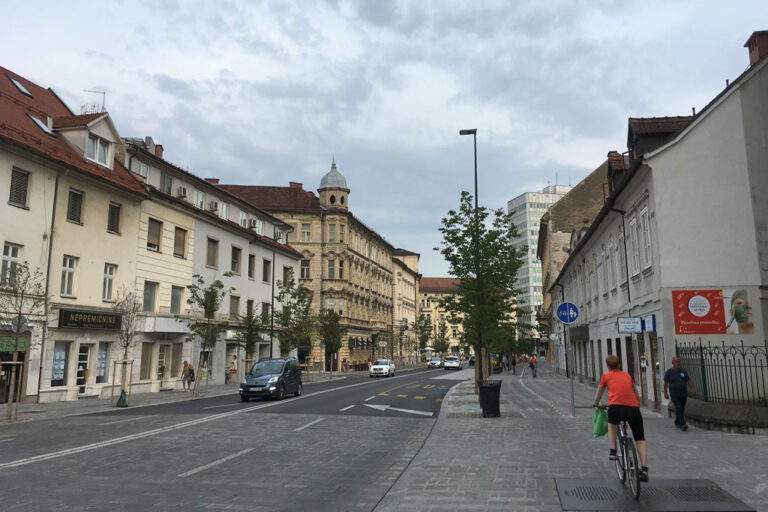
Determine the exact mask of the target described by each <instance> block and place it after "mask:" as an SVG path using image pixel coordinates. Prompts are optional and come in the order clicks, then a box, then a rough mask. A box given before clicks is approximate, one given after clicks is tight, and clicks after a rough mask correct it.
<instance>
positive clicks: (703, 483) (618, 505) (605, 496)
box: [555, 478, 755, 512]
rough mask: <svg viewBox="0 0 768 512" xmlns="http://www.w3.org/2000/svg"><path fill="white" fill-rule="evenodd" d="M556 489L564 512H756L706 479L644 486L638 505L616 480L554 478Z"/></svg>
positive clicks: (657, 481) (661, 480)
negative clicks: (608, 511) (570, 511)
mask: <svg viewBox="0 0 768 512" xmlns="http://www.w3.org/2000/svg"><path fill="white" fill-rule="evenodd" d="M555 485H556V486H557V494H558V496H559V497H560V507H561V508H562V509H563V510H573V511H579V510H627V511H649V512H692V511H700V512H710V511H711V512H755V509H754V508H752V507H750V506H748V505H746V504H744V503H743V502H742V501H740V500H738V499H737V498H735V497H734V496H732V495H731V494H729V493H727V492H726V491H724V490H723V489H722V488H721V487H719V486H718V485H717V484H715V483H714V482H712V481H711V480H706V479H655V480H652V481H651V482H649V483H647V484H643V486H642V488H641V491H640V499H639V500H638V501H635V500H634V499H633V498H632V496H631V495H630V493H629V489H628V488H627V487H625V486H623V485H622V484H621V483H620V482H619V481H618V480H616V479H597V478H595V479H575V478H556V479H555Z"/></svg>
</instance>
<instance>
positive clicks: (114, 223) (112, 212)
mask: <svg viewBox="0 0 768 512" xmlns="http://www.w3.org/2000/svg"><path fill="white" fill-rule="evenodd" d="M107 231H111V232H112V233H119V232H120V205H117V204H114V203H109V217H108V218H107Z"/></svg>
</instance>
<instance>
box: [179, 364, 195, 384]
mask: <svg viewBox="0 0 768 512" xmlns="http://www.w3.org/2000/svg"><path fill="white" fill-rule="evenodd" d="M192 375H193V371H192V365H191V364H189V363H188V362H187V361H184V367H183V368H182V369H181V387H182V389H184V391H189V390H190V384H191V382H192Z"/></svg>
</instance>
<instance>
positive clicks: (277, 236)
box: [275, 229, 283, 243]
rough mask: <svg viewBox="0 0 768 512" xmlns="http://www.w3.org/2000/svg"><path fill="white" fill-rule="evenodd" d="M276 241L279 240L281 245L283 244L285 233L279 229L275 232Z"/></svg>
mask: <svg viewBox="0 0 768 512" xmlns="http://www.w3.org/2000/svg"><path fill="white" fill-rule="evenodd" d="M275 240H277V241H278V242H280V243H283V232H282V231H281V230H279V229H278V230H276V231H275Z"/></svg>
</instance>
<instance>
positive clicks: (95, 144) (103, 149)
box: [85, 134, 109, 166]
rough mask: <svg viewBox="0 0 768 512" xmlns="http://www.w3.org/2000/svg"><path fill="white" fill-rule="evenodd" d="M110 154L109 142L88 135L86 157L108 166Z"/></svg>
mask: <svg viewBox="0 0 768 512" xmlns="http://www.w3.org/2000/svg"><path fill="white" fill-rule="evenodd" d="M108 153H109V142H107V141H106V140H104V139H102V138H101V137H97V136H96V135H93V134H91V135H88V147H87V148H86V152H85V156H87V157H88V158H89V159H91V160H94V161H96V162H98V163H100V164H101V165H105V166H106V165H107V156H108Z"/></svg>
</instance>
